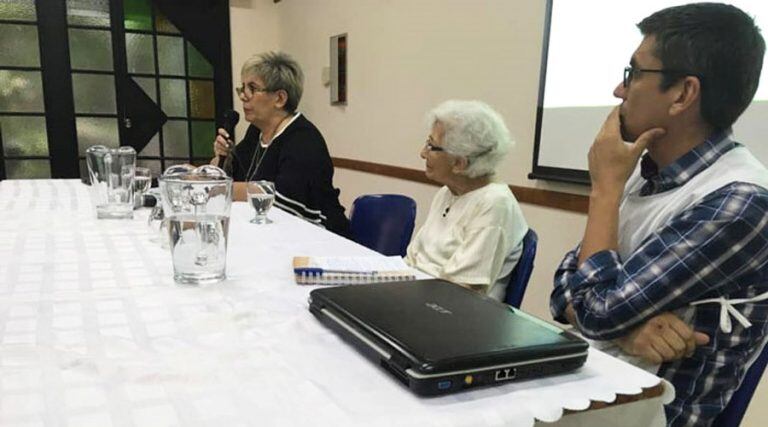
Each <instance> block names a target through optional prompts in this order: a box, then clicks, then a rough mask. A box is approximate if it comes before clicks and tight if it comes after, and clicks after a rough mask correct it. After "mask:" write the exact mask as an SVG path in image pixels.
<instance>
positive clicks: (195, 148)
mask: <svg viewBox="0 0 768 427" xmlns="http://www.w3.org/2000/svg"><path fill="white" fill-rule="evenodd" d="M215 126H216V125H215V122H213V121H210V122H209V121H205V122H203V121H192V157H203V158H206V159H210V158H211V157H213V139H214V137H215V136H216V127H215Z"/></svg>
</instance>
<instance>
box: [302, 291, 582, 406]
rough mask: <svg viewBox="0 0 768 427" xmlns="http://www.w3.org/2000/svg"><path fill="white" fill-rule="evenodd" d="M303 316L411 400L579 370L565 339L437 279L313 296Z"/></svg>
mask: <svg viewBox="0 0 768 427" xmlns="http://www.w3.org/2000/svg"><path fill="white" fill-rule="evenodd" d="M309 310H310V311H311V312H312V313H313V314H314V315H315V316H317V318H318V319H320V320H321V321H322V322H323V323H324V324H325V325H327V326H328V327H330V328H331V329H333V330H334V331H335V332H336V333H338V334H339V335H341V336H342V337H344V338H346V339H347V340H349V341H351V342H352V343H353V344H354V345H355V346H356V347H357V348H358V349H360V350H361V351H362V352H363V353H364V354H366V355H367V356H368V357H370V358H371V359H372V360H374V361H375V363H377V364H379V365H380V366H381V367H383V368H384V369H386V370H388V371H389V372H391V373H392V374H393V375H394V376H395V377H397V378H398V379H399V380H400V381H401V382H402V383H403V384H405V385H406V386H407V387H409V388H410V389H411V390H413V391H414V392H415V393H417V394H420V395H425V396H431V395H439V394H445V393H453V392H456V391H460V390H464V389H468V388H471V387H477V386H485V385H492V384H500V383H504V382H507V381H515V380H525V379H529V378H536V377H541V376H544V375H553V374H559V373H562V372H568V371H571V370H574V369H577V368H579V367H580V366H582V365H583V364H584V362H585V361H586V360H587V348H588V344H587V343H586V342H585V341H583V340H582V339H580V338H578V337H576V336H575V335H573V334H571V333H570V332H567V331H564V330H562V329H559V328H558V327H556V326H553V325H550V324H549V323H546V322H544V321H543V320H540V319H538V318H535V317H533V316H531V315H529V314H526V313H524V312H522V311H520V310H518V309H515V308H512V307H510V306H508V305H506V304H502V303H500V302H497V301H495V300H493V299H491V298H488V297H486V296H483V295H480V294H478V293H476V292H473V291H470V290H468V289H465V288H462V287H460V286H458V285H455V284H452V283H449V282H445V281H442V280H420V281H407V282H395V283H382V284H373V285H362V286H361V285H353V286H340V287H335V288H323V289H316V290H314V291H312V292H311V293H310V297H309Z"/></svg>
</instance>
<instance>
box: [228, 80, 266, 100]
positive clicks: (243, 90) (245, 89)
mask: <svg viewBox="0 0 768 427" xmlns="http://www.w3.org/2000/svg"><path fill="white" fill-rule="evenodd" d="M235 92H237V96H239V97H241V98H245V99H246V100H248V99H251V98H252V97H253V95H254V94H255V93H257V92H272V91H271V90H269V89H267V88H261V87H258V86H256V85H255V84H253V83H248V84H245V83H243V84H241V85H240V87H236V88H235Z"/></svg>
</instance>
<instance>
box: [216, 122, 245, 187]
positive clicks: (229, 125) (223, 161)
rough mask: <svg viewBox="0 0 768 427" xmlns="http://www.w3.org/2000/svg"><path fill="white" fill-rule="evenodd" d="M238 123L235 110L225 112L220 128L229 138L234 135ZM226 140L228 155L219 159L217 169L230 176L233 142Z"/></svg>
mask: <svg viewBox="0 0 768 427" xmlns="http://www.w3.org/2000/svg"><path fill="white" fill-rule="evenodd" d="M239 121H240V114H238V112H237V111H235V110H227V111H225V112H224V116H223V117H222V123H221V127H222V128H224V130H225V131H226V132H227V135H229V138H232V135H234V134H235V126H236V125H237V122H239ZM229 138H227V145H228V146H229V147H228V148H229V154H227V155H226V156H220V157H219V167H220V168H222V169H224V172H226V173H227V174H229V175H232V157H233V156H234V154H235V153H234V145H235V144H234V142H232V141H231V140H230V139H229Z"/></svg>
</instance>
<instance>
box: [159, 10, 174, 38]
mask: <svg viewBox="0 0 768 427" xmlns="http://www.w3.org/2000/svg"><path fill="white" fill-rule="evenodd" d="M155 28H156V29H157V31H158V32H160V33H173V34H179V29H178V28H176V26H175V25H173V22H171V21H169V20H168V17H166V16H165V15H164V14H163V12H160V10H159V9H158V8H155Z"/></svg>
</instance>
